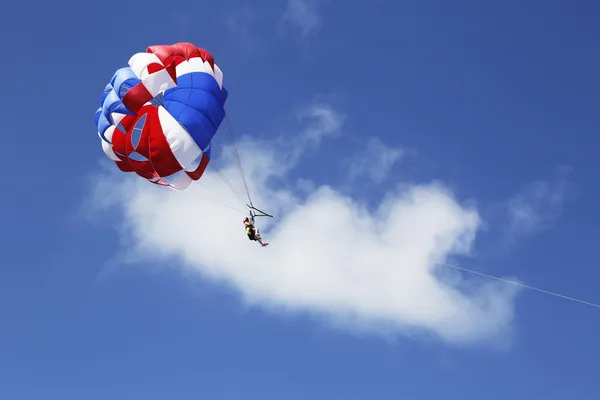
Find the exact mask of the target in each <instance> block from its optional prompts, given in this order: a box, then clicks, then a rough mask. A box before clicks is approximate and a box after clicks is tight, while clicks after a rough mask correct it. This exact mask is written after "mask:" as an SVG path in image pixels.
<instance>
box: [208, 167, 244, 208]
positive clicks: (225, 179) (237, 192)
mask: <svg viewBox="0 0 600 400" xmlns="http://www.w3.org/2000/svg"><path fill="white" fill-rule="evenodd" d="M208 165H209V166H210V167H211V168H212V169H214V170H215V172H216V173H217V175H219V177H220V178H221V180H222V181H223V182H224V183H225V184H226V185H227V186H228V187H229V190H231V192H232V193H233V194H234V195H235V196H236V197H237V198H238V200H239V201H240V203H242V204H244V199H243V197H242V195H241V193H240V192H239V191H238V190H237V189H236V188H235V186H234V185H233V184H232V183H231V182H230V181H229V179H227V177H226V176H225V174H224V173H223V172H221V170H220V169H219V168H218V167H217V166H216V165H211V163H209V164H208Z"/></svg>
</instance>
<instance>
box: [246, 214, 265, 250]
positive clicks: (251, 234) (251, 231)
mask: <svg viewBox="0 0 600 400" xmlns="http://www.w3.org/2000/svg"><path fill="white" fill-rule="evenodd" d="M244 228H245V229H246V234H247V235H248V239H250V240H255V241H257V242H258V243H260V245H261V246H262V247H265V246H267V245H268V244H269V243H267V242H263V240H262V238H261V237H260V233H258V229H256V227H255V226H254V224H253V223H252V222H250V218H248V217H246V219H244Z"/></svg>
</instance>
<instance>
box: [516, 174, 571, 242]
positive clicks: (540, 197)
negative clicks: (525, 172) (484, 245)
mask: <svg viewBox="0 0 600 400" xmlns="http://www.w3.org/2000/svg"><path fill="white" fill-rule="evenodd" d="M569 174H570V169H569V168H560V169H559V170H558V172H557V176H556V177H555V178H554V179H552V180H540V181H537V182H534V183H532V184H530V185H528V186H527V187H526V188H525V189H524V190H523V191H522V192H521V193H519V194H517V195H515V196H514V197H513V198H511V199H510V200H509V202H508V205H507V213H508V221H509V229H508V234H509V237H510V238H513V239H514V238H516V237H523V236H528V235H533V234H536V233H539V232H541V231H543V230H545V229H547V228H549V227H550V226H551V225H552V224H553V223H554V222H555V221H556V219H557V218H558V217H559V216H560V214H561V212H562V210H563V207H564V203H565V201H566V200H567V196H568V195H569V194H570V193H571V192H570V190H571V189H572V186H571V183H570V181H569Z"/></svg>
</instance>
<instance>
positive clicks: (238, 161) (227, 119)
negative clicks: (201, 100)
mask: <svg viewBox="0 0 600 400" xmlns="http://www.w3.org/2000/svg"><path fill="white" fill-rule="evenodd" d="M223 108H224V109H225V120H226V121H227V122H226V123H227V132H228V133H229V138H230V139H231V147H232V148H233V155H234V157H235V161H236V163H237V166H238V168H239V170H240V174H241V176H242V182H244V188H245V189H246V195H247V196H248V202H249V203H250V205H252V197H251V196H250V189H249V188H248V182H247V180H246V174H245V173H244V167H242V161H241V160H240V155H239V153H238V151H237V147H236V145H235V136H234V134H233V126H232V124H231V122H230V120H229V117H228V114H229V110H228V109H227V106H226V105H225V106H223Z"/></svg>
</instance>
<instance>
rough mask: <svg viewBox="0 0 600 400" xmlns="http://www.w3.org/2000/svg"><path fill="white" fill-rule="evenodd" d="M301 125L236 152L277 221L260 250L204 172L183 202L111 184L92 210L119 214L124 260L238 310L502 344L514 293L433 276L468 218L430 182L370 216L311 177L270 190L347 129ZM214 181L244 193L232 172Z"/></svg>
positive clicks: (114, 178) (143, 185) (169, 194)
mask: <svg viewBox="0 0 600 400" xmlns="http://www.w3.org/2000/svg"><path fill="white" fill-rule="evenodd" d="M301 117H302V118H301V123H307V124H306V125H304V126H301V127H299V128H297V129H295V130H294V131H295V133H293V134H292V133H289V134H287V135H285V136H283V137H282V138H281V139H280V140H277V141H273V140H270V141H264V142H262V141H261V142H258V141H257V140H253V141H240V142H238V143H237V147H238V151H239V152H240V154H241V155H242V157H243V159H242V162H243V163H244V170H245V173H246V175H247V179H248V182H249V184H250V187H251V193H252V196H253V201H254V203H255V205H256V206H257V207H259V208H261V209H265V210H266V211H269V212H272V213H274V214H275V215H276V216H277V218H276V219H275V220H270V219H267V220H260V226H259V228H261V232H262V234H263V237H264V238H265V239H266V240H267V241H269V242H270V245H269V247H267V248H262V247H260V246H259V245H258V244H256V243H254V242H250V241H249V240H248V239H247V238H246V236H245V234H244V231H243V227H242V219H243V215H242V214H243V213H241V212H239V213H237V212H234V211H232V210H230V209H229V208H226V207H221V206H220V205H218V204H215V203H214V202H213V201H215V200H217V201H219V199H222V200H224V201H225V202H227V203H229V204H230V203H231V201H230V199H232V200H235V197H234V196H232V195H231V193H230V192H229V191H228V188H227V187H226V185H224V184H223V182H222V181H221V179H220V177H219V176H218V175H217V174H215V173H213V172H212V171H211V170H210V168H209V170H208V171H207V173H206V174H205V176H204V177H203V178H202V179H201V181H200V182H198V183H197V184H196V185H193V186H192V187H191V188H190V189H189V190H187V191H185V192H174V191H170V190H165V189H164V188H160V187H155V186H153V185H150V184H148V183H147V182H145V181H143V180H141V179H139V178H138V179H136V177H131V179H123V174H118V173H115V174H111V175H110V176H105V177H104V178H102V179H101V180H100V182H99V183H98V186H97V190H96V196H95V198H96V200H97V201H98V204H100V205H102V206H103V207H106V206H107V204H110V207H112V208H111V209H112V210H114V209H115V207H117V208H119V209H120V210H121V211H122V213H123V215H122V220H121V221H122V226H121V234H122V237H123V238H126V239H127V243H126V244H125V246H126V248H127V250H128V252H129V254H134V255H135V257H137V259H140V258H141V259H144V258H147V259H151V260H171V261H170V264H172V263H173V261H177V263H179V264H180V265H181V268H184V269H185V270H187V271H188V272H190V271H191V272H193V273H197V274H200V275H202V276H203V277H205V278H206V279H209V280H212V281H214V282H220V283H224V284H227V285H229V286H230V287H232V288H234V289H235V290H236V292H237V293H239V295H240V297H241V298H242V299H243V301H244V302H245V303H246V304H250V305H254V306H259V307H263V308H265V309H267V310H271V311H273V312H275V313H277V312H301V313H302V312H306V313H309V314H311V315H317V316H321V317H323V318H326V319H327V320H328V321H329V322H330V323H332V324H336V325H342V326H343V327H344V328H347V329H354V330H360V331H362V332H376V333H380V334H381V333H385V334H414V333H419V334H427V335H431V334H432V335H436V336H437V337H439V338H441V339H443V340H445V341H448V342H451V343H458V344H468V343H474V342H480V341H484V342H486V341H494V340H496V339H499V338H500V339H502V338H503V337H505V336H504V335H505V334H506V333H507V332H508V331H510V328H511V321H512V319H513V302H514V298H515V296H516V289H515V288H514V287H507V286H506V285H502V284H499V283H497V282H489V283H488V282H486V283H484V284H481V285H478V286H474V285H473V284H469V285H468V287H467V288H465V287H466V286H467V283H468V282H465V281H463V280H462V279H461V278H460V275H458V274H455V273H454V272H452V271H449V270H439V268H443V267H438V266H436V264H435V262H436V261H442V262H443V261H444V260H446V259H447V258H448V257H451V256H452V255H468V254H469V253H470V250H471V248H472V246H473V242H474V239H475V236H476V233H477V230H478V228H479V225H480V217H479V214H478V212H477V210H475V209H473V208H470V207H466V206H463V205H461V204H460V203H459V202H458V201H457V200H456V198H455V197H454V196H453V194H452V193H451V192H450V191H449V190H448V189H447V188H445V187H444V186H443V185H441V184H439V183H435V182H433V183H430V182H425V183H414V184H411V185H406V184H403V185H401V186H398V187H392V188H391V189H390V190H389V192H388V193H387V195H386V196H385V197H384V198H382V199H381V201H380V202H379V204H378V206H377V207H376V208H375V209H371V208H369V207H367V206H366V205H365V204H362V203H361V202H360V201H358V200H356V199H353V198H352V197H349V196H345V195H343V194H342V193H341V192H339V191H337V190H336V189H335V188H332V187H330V186H326V185H323V186H318V185H316V184H314V183H312V182H311V181H310V177H302V178H301V179H299V180H298V181H295V182H292V181H290V180H289V179H288V180H287V181H286V185H285V186H283V185H279V184H277V185H276V184H274V183H273V179H272V178H278V179H276V180H275V181H281V178H286V177H287V176H288V174H289V173H290V171H292V170H293V169H294V168H295V167H296V166H297V165H298V164H299V160H300V159H301V158H302V156H303V154H304V152H305V151H308V150H310V151H315V148H316V147H318V145H319V143H320V142H321V141H322V140H325V139H327V138H335V137H336V136H338V135H340V134H341V131H342V130H343V126H344V121H345V117H344V116H343V115H341V114H340V113H339V112H337V111H336V110H334V109H333V108H331V107H329V106H327V105H322V104H321V105H313V106H311V107H310V108H308V109H306V110H304V112H303V113H302V114H301ZM285 138H291V139H290V140H288V139H285ZM374 143H377V142H374ZM375 153H376V152H375ZM375 155H376V154H375ZM392 158H393V157H392ZM220 169H221V170H222V172H223V173H224V174H225V175H226V176H227V178H228V179H230V180H231V181H232V182H233V183H234V184H235V185H236V187H238V188H241V187H243V185H242V184H241V182H240V180H239V176H238V174H237V172H236V169H235V168H234V167H233V166H229V165H228V166H225V167H223V168H221V167H220ZM383 173H384V172H381V174H383ZM376 177H380V175H379V173H377V174H376ZM286 179H287V178H286ZM106 187H110V188H112V190H111V192H112V197H111V198H110V199H108V198H106V196H105V193H106ZM241 211H243V208H242V209H241ZM113 212H114V211H113Z"/></svg>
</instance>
